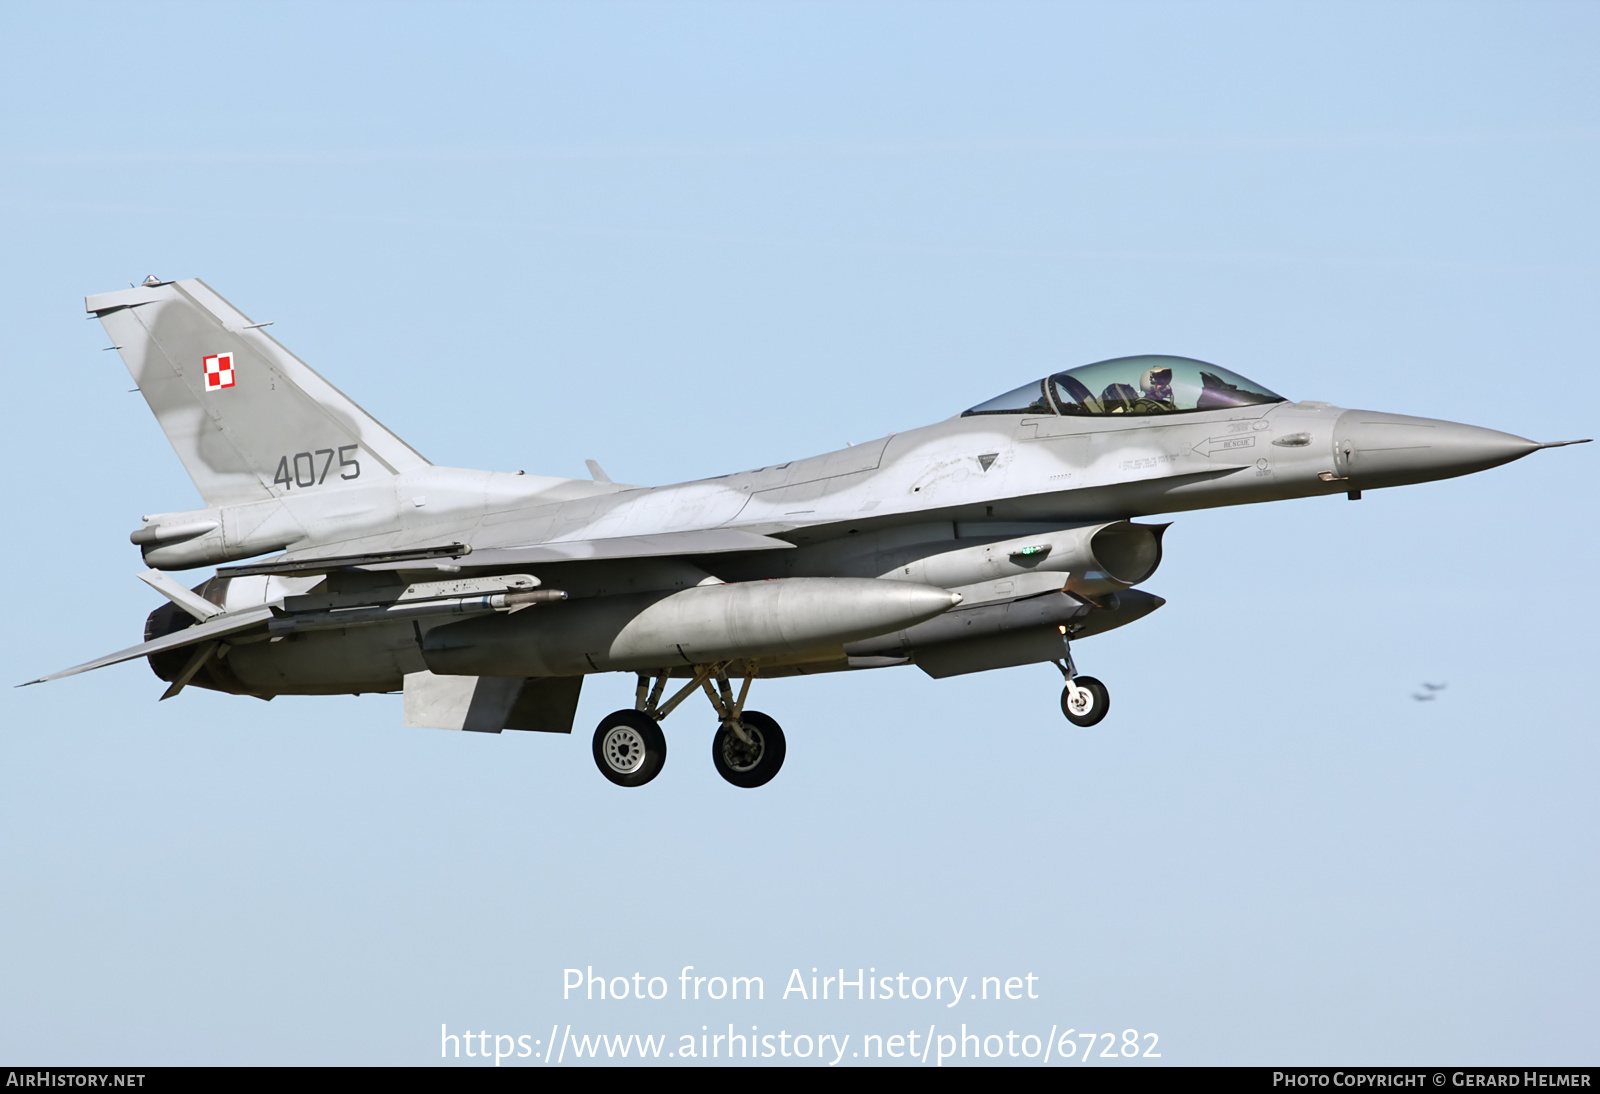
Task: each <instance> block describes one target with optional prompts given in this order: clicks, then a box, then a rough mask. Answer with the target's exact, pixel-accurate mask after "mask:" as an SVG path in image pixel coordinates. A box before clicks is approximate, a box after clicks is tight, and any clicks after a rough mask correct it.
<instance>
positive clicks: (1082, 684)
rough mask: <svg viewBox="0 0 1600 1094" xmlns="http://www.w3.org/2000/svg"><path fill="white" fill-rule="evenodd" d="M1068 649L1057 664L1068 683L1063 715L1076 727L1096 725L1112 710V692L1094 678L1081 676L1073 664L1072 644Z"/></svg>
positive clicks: (1062, 699) (1063, 696)
mask: <svg viewBox="0 0 1600 1094" xmlns="http://www.w3.org/2000/svg"><path fill="white" fill-rule="evenodd" d="M1066 647H1067V649H1066V656H1064V657H1063V658H1062V659H1061V660H1060V661H1057V662H1056V663H1055V665H1056V668H1058V669H1060V670H1061V675H1062V676H1064V677H1066V681H1067V685H1066V687H1064V688H1062V689H1061V713H1062V714H1065V715H1066V716H1067V721H1069V722H1071V723H1072V724H1073V725H1075V726H1092V725H1095V724H1097V723H1098V722H1099V721H1100V720H1101V719H1102V718H1104V717H1105V716H1106V714H1107V713H1109V712H1110V710H1111V692H1110V691H1108V690H1107V689H1106V686H1105V685H1104V684H1102V683H1101V682H1100V681H1098V680H1096V679H1095V678H1094V677H1093V676H1079V675H1078V667H1077V666H1076V665H1074V664H1073V663H1072V644H1071V643H1070V642H1067V643H1066Z"/></svg>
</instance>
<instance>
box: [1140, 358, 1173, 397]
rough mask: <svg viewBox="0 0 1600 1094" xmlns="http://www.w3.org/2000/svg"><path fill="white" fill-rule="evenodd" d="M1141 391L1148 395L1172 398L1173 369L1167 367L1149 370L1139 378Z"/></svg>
mask: <svg viewBox="0 0 1600 1094" xmlns="http://www.w3.org/2000/svg"><path fill="white" fill-rule="evenodd" d="M1139 390H1140V391H1142V392H1144V393H1145V394H1146V395H1152V396H1155V395H1159V396H1162V397H1164V398H1169V399H1170V398H1171V397H1172V369H1171V368H1170V367H1168V366H1166V365H1163V366H1160V367H1158V368H1147V369H1145V370H1144V372H1143V373H1142V374H1141V375H1140V376H1139Z"/></svg>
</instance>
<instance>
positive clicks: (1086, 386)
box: [961, 354, 1284, 418]
mask: <svg viewBox="0 0 1600 1094" xmlns="http://www.w3.org/2000/svg"><path fill="white" fill-rule="evenodd" d="M1283 401H1284V399H1283V396H1282V395H1275V394H1274V393H1272V392H1270V391H1268V390H1267V389H1266V388H1264V387H1262V386H1261V385H1260V384H1256V383H1252V382H1251V381H1249V380H1246V379H1245V378H1244V377H1243V376H1240V375H1238V374H1236V373H1232V372H1229V371H1228V370H1227V369H1225V368H1218V367H1217V366H1216V365H1208V364H1206V363H1205V362H1204V361H1196V360H1194V359H1192V358H1189V357H1167V356H1164V355H1160V354H1151V355H1146V356H1143V357H1117V358H1113V359H1112V360H1110V361H1100V362H1098V363H1096V364H1093V365H1084V366H1083V367H1081V368H1074V369H1068V370H1067V371H1066V372H1058V373H1056V374H1055V375H1054V376H1047V377H1045V378H1044V379H1043V380H1035V381H1034V382H1033V383H1031V384H1024V385H1023V386H1022V387H1019V388H1017V389H1016V390H1015V391H1008V392H1006V393H1005V394H1004V395H1001V396H998V397H996V398H993V399H990V400H989V401H988V402H986V403H979V404H978V405H977V406H975V407H973V408H972V409H971V410H968V411H964V412H963V413H962V415H961V416H962V417H963V418H965V417H966V416H967V415H969V414H1067V415H1101V414H1187V413H1192V412H1194V411H1197V410H1226V409H1227V408H1228V407H1231V406H1250V405H1253V404H1256V403H1281V402H1283Z"/></svg>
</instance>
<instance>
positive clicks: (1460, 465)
mask: <svg viewBox="0 0 1600 1094" xmlns="http://www.w3.org/2000/svg"><path fill="white" fill-rule="evenodd" d="M1333 438H1334V441H1333V443H1334V464H1335V466H1336V467H1337V468H1338V469H1339V474H1340V475H1341V476H1343V477H1346V478H1348V479H1349V480H1350V485H1351V486H1352V487H1357V488H1363V487H1365V488H1377V487H1380V486H1401V485H1404V484H1406V483H1413V482H1429V481H1432V480H1433V479H1448V478H1453V477H1454V476H1456V475H1470V474H1472V473H1473V472H1474V471H1484V470H1487V469H1488V468H1491V467H1498V466H1499V465H1501V464H1503V463H1510V462H1511V461H1512V460H1516V459H1521V458H1522V457H1523V456H1526V455H1527V454H1528V453H1529V452H1535V451H1537V450H1538V449H1539V448H1541V447H1542V446H1541V445H1540V444H1538V443H1537V442H1535V441H1530V440H1528V439H1527V438H1526V437H1518V436H1515V435H1513V434H1511V433H1501V432H1500V431H1499V430H1495V429H1484V428H1482V427H1480V426H1475V425H1462V424H1461V423H1459V422H1442V421H1438V420H1436V419H1434V418H1412V417H1408V416H1407V415H1404V414H1384V413H1381V412H1379V411H1374V410H1347V411H1345V412H1344V413H1343V414H1341V415H1340V416H1339V420H1338V423H1337V424H1336V426H1335V428H1334V435H1333Z"/></svg>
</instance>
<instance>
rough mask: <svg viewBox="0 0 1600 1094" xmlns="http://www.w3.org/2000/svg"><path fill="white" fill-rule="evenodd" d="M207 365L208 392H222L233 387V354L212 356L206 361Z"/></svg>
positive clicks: (214, 354)
mask: <svg viewBox="0 0 1600 1094" xmlns="http://www.w3.org/2000/svg"><path fill="white" fill-rule="evenodd" d="M205 365H206V390H207V391H220V390H222V389H223V388H225V387H232V386H233V354H231V353H213V354H210V355H208V356H207V357H206V359H205Z"/></svg>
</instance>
